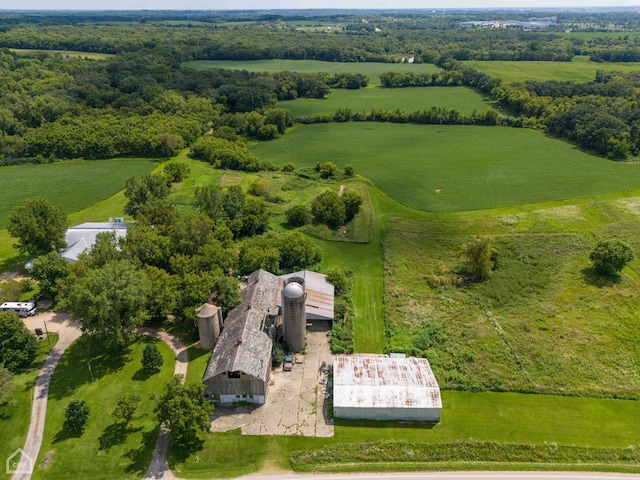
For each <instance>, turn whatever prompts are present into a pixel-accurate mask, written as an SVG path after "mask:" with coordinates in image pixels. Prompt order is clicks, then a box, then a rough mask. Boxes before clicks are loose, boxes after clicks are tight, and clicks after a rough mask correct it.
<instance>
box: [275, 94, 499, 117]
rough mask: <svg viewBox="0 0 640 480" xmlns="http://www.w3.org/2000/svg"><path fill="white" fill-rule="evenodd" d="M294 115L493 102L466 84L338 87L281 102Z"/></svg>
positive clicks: (467, 107) (468, 108) (469, 107)
mask: <svg viewBox="0 0 640 480" xmlns="http://www.w3.org/2000/svg"><path fill="white" fill-rule="evenodd" d="M278 107H282V108H286V109H287V110H289V111H290V112H291V113H293V115H294V117H304V116H311V115H318V114H320V113H329V114H333V113H335V112H336V111H337V110H338V109H341V108H349V109H351V111H352V112H370V111H371V109H373V108H376V109H382V110H396V109H397V108H399V109H400V110H404V111H405V112H413V111H416V110H427V109H429V108H431V107H440V108H446V109H448V110H457V111H459V112H460V113H461V114H463V115H468V114H471V112H473V110H477V111H478V112H484V111H487V110H490V109H491V104H490V103H489V102H488V101H486V100H485V99H483V98H482V96H480V95H478V94H477V93H476V92H474V91H473V90H471V89H469V88H465V87H412V88H380V87H378V88H361V89H359V90H345V89H335V90H332V91H331V94H330V95H329V96H328V97H327V98H325V99H317V98H298V99H296V100H287V101H284V102H279V103H278Z"/></svg>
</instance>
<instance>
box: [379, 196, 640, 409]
mask: <svg viewBox="0 0 640 480" xmlns="http://www.w3.org/2000/svg"><path fill="white" fill-rule="evenodd" d="M639 215H640V201H639V199H638V198H629V199H619V200H616V201H598V202H590V203H581V204H577V205H567V206H560V207H556V208H548V209H543V210H538V211H534V212H531V213H521V214H516V215H502V216H496V217H493V218H486V219H478V220H459V221H455V220H450V221H446V220H443V221H428V220H425V221H415V220H414V221H402V220H399V221H397V222H394V223H392V224H391V225H390V227H389V230H388V235H387V238H386V242H385V305H386V327H387V334H388V342H389V349H390V350H391V351H404V352H407V353H409V354H414V355H421V356H426V357H427V358H429V359H430V361H431V363H432V366H433V367H434V370H435V373H436V377H437V378H438V381H439V383H440V385H441V387H444V388H448V389H465V390H472V391H473V390H485V389H490V390H496V391H521V392H535V393H548V394H559V395H583V396H602V397H613V398H616V397H624V398H635V399H637V398H638V397H639V392H640V378H639V377H638V375H637V369H638V364H640V348H639V344H638V338H640V323H639V322H638V320H637V298H638V295H640V261H638V260H635V261H634V262H632V263H631V264H630V265H629V266H628V267H627V268H625V270H624V271H623V272H622V275H621V277H620V279H619V281H617V282H616V281H607V280H602V279H601V278H599V277H597V276H596V275H594V273H593V271H592V268H591V262H590V261H589V258H588V257H589V252H590V251H591V250H592V249H593V247H594V246H595V243H596V241H597V240H605V239H610V238H619V239H622V240H625V241H627V242H628V243H629V244H630V245H631V246H632V248H633V249H634V251H635V252H638V251H640V241H639V240H638V239H639V238H640V235H639V234H640V228H639V227H638V219H639ZM472 235H480V236H489V237H491V238H493V243H494V245H495V247H497V249H498V250H499V259H498V268H497V269H496V270H495V272H494V275H493V276H492V277H491V278H490V279H489V280H486V281H484V282H478V283H470V282H466V283H465V282H463V283H462V284H460V285H457V284H456V283H457V281H456V277H457V276H458V275H462V276H464V268H463V265H462V259H461V256H460V253H461V250H462V247H463V245H464V244H465V243H467V242H469V241H470V239H471V236H472Z"/></svg>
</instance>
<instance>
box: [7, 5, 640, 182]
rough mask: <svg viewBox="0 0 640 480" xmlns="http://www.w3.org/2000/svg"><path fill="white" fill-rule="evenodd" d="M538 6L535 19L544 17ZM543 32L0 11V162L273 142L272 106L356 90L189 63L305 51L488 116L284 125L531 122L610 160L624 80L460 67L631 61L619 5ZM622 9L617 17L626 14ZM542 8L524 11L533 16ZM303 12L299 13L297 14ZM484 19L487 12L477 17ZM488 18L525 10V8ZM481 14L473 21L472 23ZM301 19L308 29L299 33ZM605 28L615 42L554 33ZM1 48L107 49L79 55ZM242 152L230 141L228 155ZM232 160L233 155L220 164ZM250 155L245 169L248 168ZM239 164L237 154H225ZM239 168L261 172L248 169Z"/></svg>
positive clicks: (630, 116) (304, 55) (632, 43)
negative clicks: (454, 96)
mask: <svg viewBox="0 0 640 480" xmlns="http://www.w3.org/2000/svg"><path fill="white" fill-rule="evenodd" d="M546 13H547V14H549V12H546ZM552 13H553V14H554V15H557V16H558V22H557V25H556V26H555V27H550V29H547V30H545V31H524V30H520V29H481V28H462V27H461V26H460V22H461V21H465V20H474V19H478V18H482V17H481V15H482V13H481V12H463V11H460V12H454V13H451V14H447V15H444V14H435V13H433V12H410V13H407V12H388V13H385V14H380V13H375V12H337V13H336V12H333V13H332V12H326V13H322V12H320V13H316V14H315V16H311V15H312V14H311V12H306V13H305V12H302V13H296V14H293V13H290V14H289V13H287V12H281V14H275V13H273V12H271V13H268V12H235V13H234V12H226V13H216V12H212V13H206V12H176V13H175V14H173V13H167V12H164V13H161V12H127V13H124V12H123V13H117V12H112V13H109V12H95V13H92V12H84V13H73V12H68V13H60V14H54V13H52V14H50V15H45V14H37V13H19V12H14V13H7V15H4V16H3V18H2V19H1V20H0V47H5V48H2V49H1V50H0V164H2V165H6V164H12V163H24V162H46V161H52V160H57V159H71V158H109V157H115V156H145V157H169V156H171V155H172V154H173V153H174V152H176V151H178V150H180V149H182V148H185V147H187V146H190V145H192V144H194V142H196V141H197V140H198V139H199V138H200V137H201V136H202V135H203V134H204V133H205V132H207V131H211V130H212V129H213V130H214V131H215V135H217V136H220V137H222V138H225V139H226V140H229V141H233V142H238V143H239V144H242V143H243V141H244V140H246V139H252V140H259V141H265V140H270V139H273V138H277V137H278V136H280V135H283V134H284V133H285V131H286V128H287V127H289V126H291V125H292V124H293V123H294V121H296V119H294V118H292V117H291V115H290V114H289V113H288V112H286V111H282V110H281V109H278V108H275V105H276V102H277V101H279V100H290V99H295V98H303V97H308V98H324V97H326V96H327V95H330V94H331V89H334V88H347V89H358V88H362V87H366V86H367V85H368V82H369V79H368V78H366V77H365V76H363V75H359V74H355V73H354V74H338V75H329V74H315V73H314V74H311V73H294V72H279V73H250V72H246V71H230V70H221V69H212V70H203V71H197V70H193V69H188V68H183V67H181V64H182V62H185V61H189V60H206V59H216V60H220V59H231V60H254V59H314V60H324V61H330V62H370V61H375V62H385V63H389V71H388V72H387V73H385V74H383V75H382V76H381V82H382V86H383V87H385V88H399V87H407V86H420V87H429V86H458V85H462V86H467V87H470V88H473V89H476V90H477V91H479V92H481V93H483V94H484V95H486V96H488V97H489V98H491V99H493V100H494V101H496V102H497V103H498V104H499V105H500V106H502V107H503V112H504V113H505V115H504V116H502V117H499V118H498V117H497V116H496V115H495V113H491V114H489V116H488V117H487V116H485V115H479V114H473V115H471V116H468V115H466V116H465V115H461V114H459V112H456V111H443V110H433V109H432V110H431V111H422V112H421V111H416V112H399V111H395V112H380V111H378V112H376V111H372V112H369V113H367V114H366V115H363V114H362V113H354V112H348V111H338V112H336V113H335V115H322V116H319V117H316V118H305V119H297V120H299V121H303V122H307V123H309V122H326V121H353V120H356V121H394V122H412V123H449V124H481V125H503V126H507V127H529V128H537V129H542V130H545V131H546V132H548V133H550V134H553V135H557V136H560V137H562V138H565V139H567V140H569V141H572V142H575V143H576V144H578V145H580V146H581V147H583V148H585V149H587V150H590V151H592V152H594V153H597V154H599V155H604V156H608V157H610V158H613V159H625V158H628V157H629V156H635V155H637V153H638V151H639V149H640V128H639V127H638V120H639V118H640V108H639V107H638V101H637V95H636V94H635V92H636V89H637V87H638V78H637V76H636V75H630V74H627V75H622V74H616V73H609V74H600V73H599V74H598V75H597V76H596V78H594V79H593V81H592V82H589V83H587V84H576V83H572V82H525V83H523V84H507V83H505V82H502V81H501V79H499V78H490V77H489V76H487V75H486V74H483V73H480V72H477V71H475V70H472V69H470V68H468V67H466V66H465V65H464V63H463V61H465V60H489V61H490V60H511V61H524V60H544V61H571V60H572V58H573V57H574V56H575V55H588V56H590V58H591V60H592V61H594V62H604V61H636V60H638V58H640V37H637V36H635V35H628V34H626V33H625V32H627V31H629V30H630V29H632V28H634V27H636V26H637V22H638V21H637V19H636V17H635V16H633V15H625V14H624V13H625V12H622V11H618V12H604V11H603V12H599V13H576V12H552ZM627 13H628V12H627ZM544 14H545V12H535V13H533V12H529V15H538V16H540V15H544ZM305 15H308V16H305ZM485 15H486V14H485ZM491 15H492V16H493V18H516V19H526V17H527V14H526V13H523V12H517V13H516V12H512V11H511V12H510V11H504V12H492V13H491ZM485 18H486V17H485ZM303 20H304V21H306V22H307V24H309V23H310V24H311V25H312V27H305V28H298V27H296V24H297V23H296V22H298V23H299V22H302V21H303ZM568 28H569V29H571V30H573V31H576V30H583V31H594V30H602V31H615V32H619V34H618V35H612V36H606V37H600V36H595V37H592V38H591V39H590V40H585V39H584V38H582V37H580V36H566V35H562V34H561V32H563V31H564V30H565V29H568ZM9 48H12V49H13V48H18V49H40V50H55V49H58V50H73V51H81V52H99V53H103V54H112V55H113V56H111V57H107V58H105V59H104V60H90V59H87V58H81V57H79V56H66V55H60V54H46V53H32V54H24V53H23V52H20V53H15V52H14V51H10V50H9ZM409 56H411V57H413V59H414V61H415V62H418V63H420V62H425V63H434V64H436V65H438V66H439V67H441V68H442V70H441V71H440V72H439V73H436V74H432V75H415V74H407V73H398V72H396V71H394V69H393V64H394V63H395V62H398V61H401V59H403V58H405V57H409ZM237 150H238V151H240V150H241V149H237ZM232 163H233V162H232ZM250 163H251V162H250ZM235 164H236V165H238V167H239V168H243V165H244V166H246V162H245V161H237V162H235ZM251 168H252V169H255V168H261V167H260V165H259V164H257V163H256V162H252V163H251Z"/></svg>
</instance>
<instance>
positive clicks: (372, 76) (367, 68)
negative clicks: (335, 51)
mask: <svg viewBox="0 0 640 480" xmlns="http://www.w3.org/2000/svg"><path fill="white" fill-rule="evenodd" d="M182 66H183V67H188V68H195V69H198V70H206V69H209V68H229V69H232V70H247V71H250V72H282V71H291V72H309V73H317V72H325V73H330V74H335V73H362V74H364V75H367V76H368V77H369V82H370V84H373V85H379V84H380V74H381V73H383V72H389V71H395V72H414V73H435V72H438V71H440V69H439V68H438V67H436V66H435V65H432V64H428V63H421V64H418V63H377V62H362V63H340V62H321V61H319V60H242V61H240V60H194V61H191V62H184V63H183V64H182Z"/></svg>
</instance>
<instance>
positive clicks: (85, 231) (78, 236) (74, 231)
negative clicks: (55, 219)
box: [61, 222, 132, 263]
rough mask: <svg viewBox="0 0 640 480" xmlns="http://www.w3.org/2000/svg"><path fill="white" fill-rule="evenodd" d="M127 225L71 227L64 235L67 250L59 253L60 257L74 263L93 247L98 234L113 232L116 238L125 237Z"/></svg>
mask: <svg viewBox="0 0 640 480" xmlns="http://www.w3.org/2000/svg"><path fill="white" fill-rule="evenodd" d="M129 225H132V224H131V223H126V222H87V223H83V224H80V225H76V226H75V227H71V228H69V229H68V230H67V233H66V235H65V241H66V242H67V248H66V249H64V250H63V251H62V252H61V255H62V257H63V258H64V259H65V260H67V261H68V262H69V263H75V262H77V261H78V256H79V255H80V254H81V253H82V252H84V251H86V250H89V249H90V248H91V247H93V245H94V244H95V243H96V237H97V236H98V234H100V233H106V232H114V233H115V234H116V238H121V237H125V236H126V235H127V227H129Z"/></svg>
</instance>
